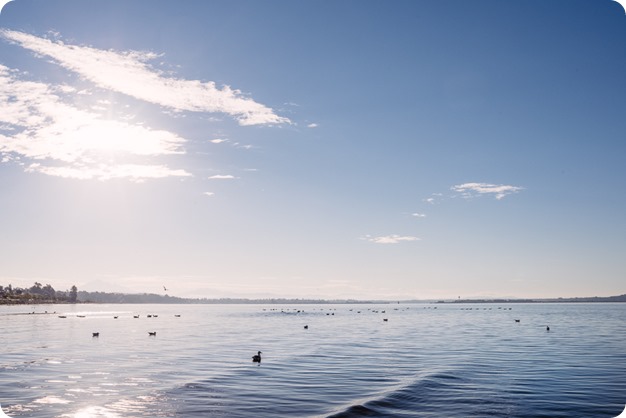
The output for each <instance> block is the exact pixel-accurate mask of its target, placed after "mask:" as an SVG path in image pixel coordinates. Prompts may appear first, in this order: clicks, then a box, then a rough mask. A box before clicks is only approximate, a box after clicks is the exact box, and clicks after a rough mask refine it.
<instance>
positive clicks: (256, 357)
mask: <svg viewBox="0 0 626 418" xmlns="http://www.w3.org/2000/svg"><path fill="white" fill-rule="evenodd" d="M252 362H253V363H259V366H260V365H261V352H260V351H259V352H258V353H257V354H255V355H253V356H252Z"/></svg>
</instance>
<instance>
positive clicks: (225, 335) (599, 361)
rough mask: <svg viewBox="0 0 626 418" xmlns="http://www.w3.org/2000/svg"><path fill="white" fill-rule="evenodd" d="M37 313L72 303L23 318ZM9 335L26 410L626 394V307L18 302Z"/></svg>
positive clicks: (362, 408) (125, 413) (302, 411)
mask: <svg viewBox="0 0 626 418" xmlns="http://www.w3.org/2000/svg"><path fill="white" fill-rule="evenodd" d="M435 307H436V308H435ZM509 308H511V309H509ZM32 310H34V311H35V312H43V311H44V310H48V311H49V312H52V311H56V314H48V315H44V314H35V315H33V314H30V315H15V313H18V312H29V311H32ZM281 310H282V311H284V312H281ZM298 310H301V312H299V313H298V312H297V311H298ZM302 310H303V311H302ZM383 310H384V311H386V312H385V313H382V311H383ZM376 311H378V312H376ZM147 314H157V315H158V317H157V318H147ZM333 314H334V315H333ZM59 315H65V316H67V318H59V317H58V316H59ZM78 315H81V316H82V315H84V317H82V318H81V317H78ZM115 315H117V316H119V318H118V319H114V318H113V317H114V316H115ZM133 315H140V318H138V319H135V318H133ZM175 315H180V317H176V316H175ZM383 318H387V319H388V321H384V320H383ZM515 319H519V320H520V322H519V323H517V322H515ZM304 325H308V326H309V329H307V330H305V329H304ZM546 325H549V326H550V331H549V332H548V331H546ZM151 331H156V333H157V335H156V336H149V335H148V332H151ZM0 332H1V334H0V335H1V345H0V404H1V405H2V409H3V410H4V412H5V413H7V414H8V415H9V416H11V417H46V418H47V417H71V418H82V417H85V418H90V417H107V418H117V417H446V418H450V417H568V418H571V417H585V418H587V417H615V416H617V415H619V414H620V413H621V412H622V411H623V410H624V405H625V403H626V303H623V304H508V305H505V304H502V305H497V304H485V305H482V304H481V305H478V304H467V305H465V304H437V305H433V304H400V305H397V304H386V305H385V304H380V305H289V306H286V305H285V306H278V305H275V306H270V305H75V306H71V305H52V306H51V305H48V306H35V307H33V306H17V307H15V306H14V307H6V306H3V307H0ZM92 332H99V333H100V336H99V337H97V338H94V337H92ZM258 350H260V351H262V352H263V354H262V363H261V364H260V365H257V364H254V363H252V361H251V360H252V355H253V354H255V353H256V352H257V351H258Z"/></svg>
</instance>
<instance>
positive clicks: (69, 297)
mask: <svg viewBox="0 0 626 418" xmlns="http://www.w3.org/2000/svg"><path fill="white" fill-rule="evenodd" d="M542 302H543V303H546V302H587V303H588V302H626V294H623V295H619V296H605V297H600V296H593V297H574V298H543V299H542V298H537V299H517V298H504V299H503V298H493V299H460V298H459V299H443V300H432V299H431V300H418V299H411V300H393V301H390V300H358V299H300V298H265V299H250V298H180V297H176V296H169V295H167V294H165V295H158V294H155V293H141V294H129V293H109V292H86V291H79V290H78V289H77V288H76V286H72V288H71V289H70V290H67V291H57V290H54V288H53V287H52V286H51V285H49V284H47V285H45V286H42V285H41V283H38V282H36V283H35V284H34V285H33V286H32V287H30V288H19V287H13V286H12V285H8V286H0V305H33V304H52V303H164V304H279V303H281V304H331V303H335V304H337V303H346V304H347V303H542Z"/></svg>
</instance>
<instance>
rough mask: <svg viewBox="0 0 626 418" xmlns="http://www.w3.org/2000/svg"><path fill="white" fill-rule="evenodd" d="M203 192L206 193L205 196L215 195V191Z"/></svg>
mask: <svg viewBox="0 0 626 418" xmlns="http://www.w3.org/2000/svg"><path fill="white" fill-rule="evenodd" d="M202 194H203V195H205V196H214V195H215V193H213V192H204V193H202Z"/></svg>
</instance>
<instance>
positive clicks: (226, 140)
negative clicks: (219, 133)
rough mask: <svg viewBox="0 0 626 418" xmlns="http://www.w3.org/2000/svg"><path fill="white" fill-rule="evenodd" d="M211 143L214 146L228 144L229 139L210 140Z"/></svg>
mask: <svg viewBox="0 0 626 418" xmlns="http://www.w3.org/2000/svg"><path fill="white" fill-rule="evenodd" d="M209 142H210V143H212V144H221V143H222V142H228V139H224V138H215V139H211V140H209Z"/></svg>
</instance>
